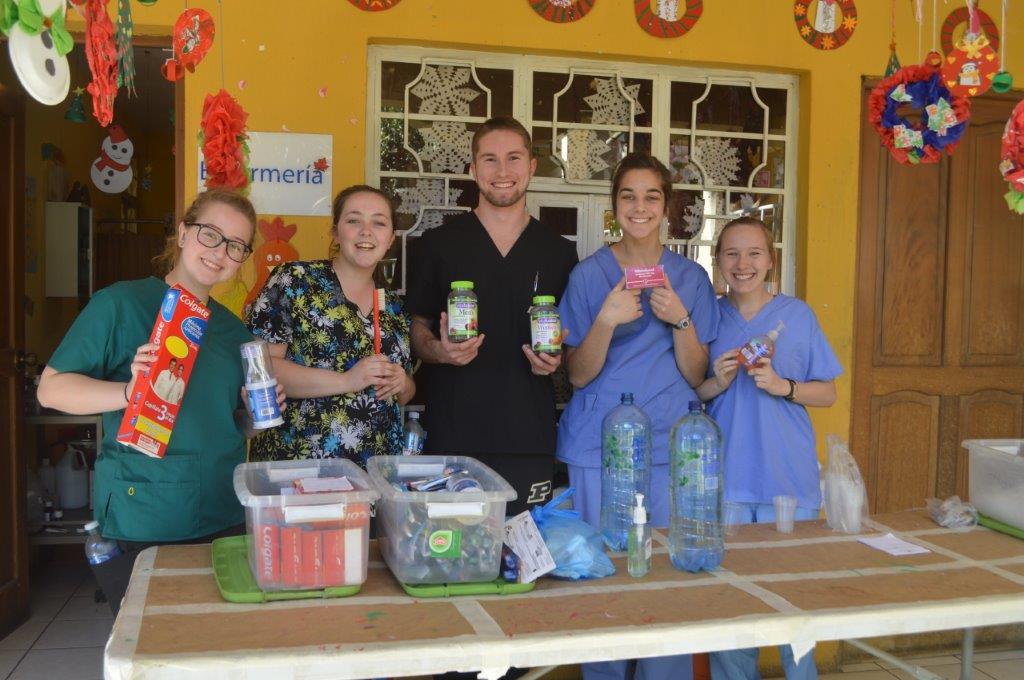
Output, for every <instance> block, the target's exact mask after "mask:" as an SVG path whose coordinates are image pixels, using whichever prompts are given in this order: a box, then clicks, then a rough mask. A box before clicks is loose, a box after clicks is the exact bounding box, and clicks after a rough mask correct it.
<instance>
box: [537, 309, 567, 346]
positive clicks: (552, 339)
mask: <svg viewBox="0 0 1024 680" xmlns="http://www.w3.org/2000/svg"><path fill="white" fill-rule="evenodd" d="M530 340H531V344H532V345H533V351H534V352H560V351H562V320H561V319H560V318H559V317H558V312H555V311H550V312H534V313H533V314H532V315H530Z"/></svg>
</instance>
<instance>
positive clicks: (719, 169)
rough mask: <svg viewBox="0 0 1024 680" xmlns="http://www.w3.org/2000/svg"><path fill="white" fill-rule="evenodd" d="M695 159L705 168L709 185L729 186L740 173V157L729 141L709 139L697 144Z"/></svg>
mask: <svg viewBox="0 0 1024 680" xmlns="http://www.w3.org/2000/svg"><path fill="white" fill-rule="evenodd" d="M693 158H694V160H696V161H697V162H698V163H700V165H701V167H702V168H704V176H705V177H706V178H707V182H706V183H707V184H721V185H728V184H730V183H732V182H735V181H736V179H737V178H738V176H739V171H740V155H739V152H738V151H737V150H736V147H735V146H733V145H732V144H730V143H729V140H727V139H720V138H718V137H707V138H705V139H701V140H700V141H698V142H697V148H696V149H695V150H694V153H693Z"/></svg>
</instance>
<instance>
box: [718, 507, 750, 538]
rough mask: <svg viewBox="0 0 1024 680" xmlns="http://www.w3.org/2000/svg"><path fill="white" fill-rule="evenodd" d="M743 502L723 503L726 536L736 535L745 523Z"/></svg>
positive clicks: (723, 521)
mask: <svg viewBox="0 0 1024 680" xmlns="http://www.w3.org/2000/svg"><path fill="white" fill-rule="evenodd" d="M743 511H744V507H743V504H742V503H728V502H726V503H722V524H723V525H724V526H725V535H726V536H735V535H736V532H737V531H738V530H739V527H740V525H741V524H745V523H746V522H744V521H743V520H744V517H743Z"/></svg>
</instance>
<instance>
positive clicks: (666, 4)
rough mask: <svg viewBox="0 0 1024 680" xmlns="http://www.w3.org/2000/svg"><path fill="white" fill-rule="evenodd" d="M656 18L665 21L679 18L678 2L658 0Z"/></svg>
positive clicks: (674, 0) (676, 0) (675, 0)
mask: <svg viewBox="0 0 1024 680" xmlns="http://www.w3.org/2000/svg"><path fill="white" fill-rule="evenodd" d="M658 17H659V18H661V19H664V20H665V21H675V20H676V19H678V18H679V0H658Z"/></svg>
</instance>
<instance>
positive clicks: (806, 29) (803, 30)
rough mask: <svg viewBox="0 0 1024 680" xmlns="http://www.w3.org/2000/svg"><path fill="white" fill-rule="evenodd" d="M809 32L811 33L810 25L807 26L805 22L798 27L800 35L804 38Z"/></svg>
mask: <svg viewBox="0 0 1024 680" xmlns="http://www.w3.org/2000/svg"><path fill="white" fill-rule="evenodd" d="M810 34H811V27H810V26H808V25H807V24H804V25H803V26H801V27H800V35H802V36H803V37H805V38H806V37H807V36H809V35H810Z"/></svg>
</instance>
